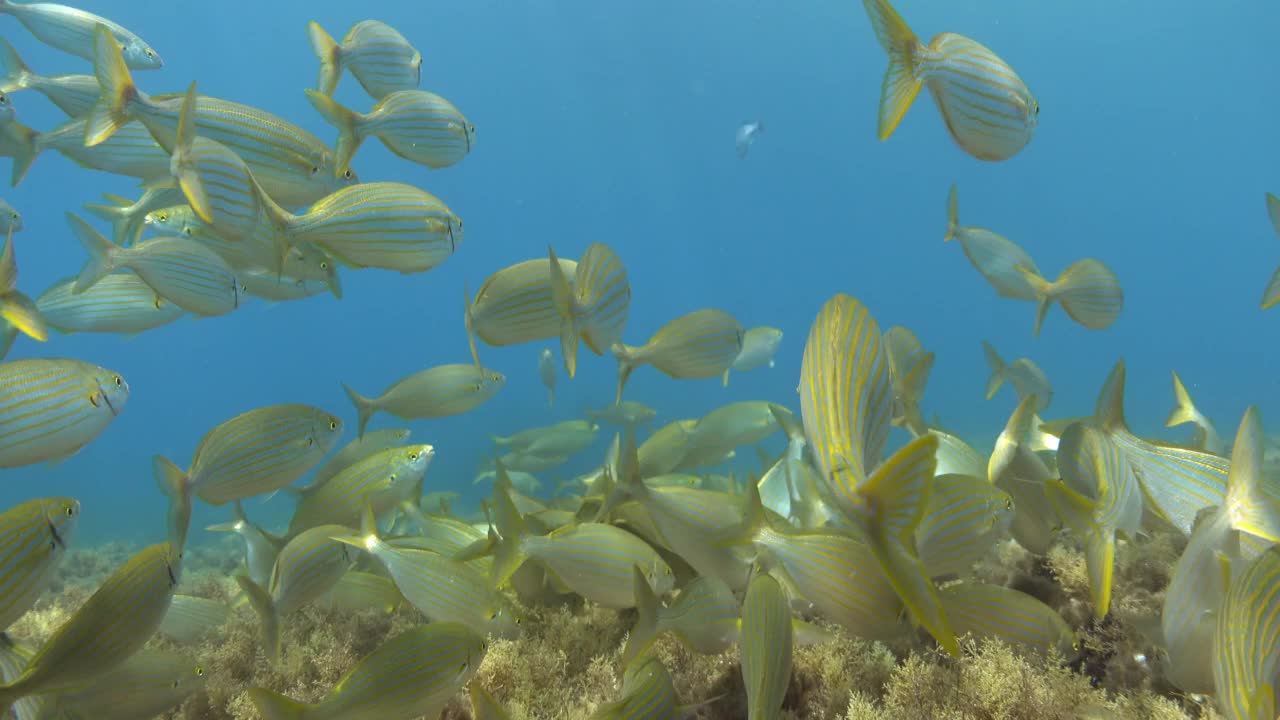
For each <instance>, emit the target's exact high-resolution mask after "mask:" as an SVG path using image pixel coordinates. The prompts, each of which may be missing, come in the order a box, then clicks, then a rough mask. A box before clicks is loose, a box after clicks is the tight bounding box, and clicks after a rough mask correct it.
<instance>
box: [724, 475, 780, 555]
mask: <svg viewBox="0 0 1280 720" xmlns="http://www.w3.org/2000/svg"><path fill="white" fill-rule="evenodd" d="M746 485H747V493H746V495H747V504H746V505H745V506H743V511H742V522H741V523H739V524H738V525H737V526H735V527H731V528H728V529H726V530H725V531H724V532H723V533H719V534H717V535H715V536H714V537H712V538H710V540H709V542H710V543H711V544H712V545H715V546H717V547H733V546H735V545H750V544H751V543H752V542H753V541H754V540H755V538H756V536H757V535H759V534H760V533H761V531H763V530H765V529H766V528H769V527H772V526H771V525H770V523H769V516H768V515H766V514H765V507H764V500H762V499H761V498H760V483H759V482H757V481H750V482H747V484H746Z"/></svg>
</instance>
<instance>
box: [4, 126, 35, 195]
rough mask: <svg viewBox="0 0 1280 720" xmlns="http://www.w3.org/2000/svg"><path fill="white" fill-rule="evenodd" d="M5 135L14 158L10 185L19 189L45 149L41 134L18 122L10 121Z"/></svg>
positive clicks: (5, 129)
mask: <svg viewBox="0 0 1280 720" xmlns="http://www.w3.org/2000/svg"><path fill="white" fill-rule="evenodd" d="M4 134H5V136H6V138H5V139H6V140H8V145H9V150H10V152H11V154H12V157H13V170H12V171H11V172H10V173H9V184H10V185H12V186H13V187H17V186H18V184H19V183H21V182H22V179H23V178H24V177H26V176H27V171H28V170H30V169H31V165H32V163H34V162H35V161H36V158H37V157H38V156H39V155H40V151H41V150H42V149H43V147H42V146H41V143H40V133H38V132H36V131H35V130H32V129H31V128H29V127H27V126H26V125H23V124H22V123H20V122H18V121H17V120H10V121H9V124H8V125H7V126H5V128H4Z"/></svg>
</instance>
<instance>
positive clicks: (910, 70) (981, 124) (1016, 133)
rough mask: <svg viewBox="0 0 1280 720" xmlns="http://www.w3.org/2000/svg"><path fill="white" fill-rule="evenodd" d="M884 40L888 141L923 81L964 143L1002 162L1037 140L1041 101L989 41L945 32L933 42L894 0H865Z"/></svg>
mask: <svg viewBox="0 0 1280 720" xmlns="http://www.w3.org/2000/svg"><path fill="white" fill-rule="evenodd" d="M862 5H863V7H864V8H865V9H866V11H867V15H868V17H870V19H871V26H872V28H873V29H874V30H875V34H876V39H877V40H879V41H880V45H881V47H883V48H884V50H885V52H886V53H888V55H889V69H888V70H887V71H886V73H885V76H884V83H883V91H882V95H881V98H880V116H879V117H880V121H879V130H878V134H879V136H880V139H881V140H887V139H888V138H889V136H890V135H892V134H893V131H894V130H895V129H897V127H898V123H899V122H901V121H902V118H903V116H904V115H906V114H907V110H909V109H910V108H911V104H912V102H914V101H915V99H916V95H918V94H919V92H920V89H921V88H922V87H928V89H929V93H930V94H931V95H933V99H934V101H936V103H937V105H938V111H939V113H941V114H942V120H943V122H944V123H945V124H946V126H947V132H948V133H950V134H951V138H952V139H953V140H954V141H955V143H956V145H958V146H960V148H961V149H962V150H964V151H965V152H966V153H968V154H969V155H971V156H972V157H975V158H977V159H979V160H986V161H991V162H998V161H1001V160H1008V159H1009V158H1011V157H1013V156H1014V155H1017V154H1018V153H1019V152H1020V151H1021V150H1022V149H1023V148H1024V147H1026V146H1027V144H1028V143H1029V142H1031V137H1032V135H1033V134H1034V133H1035V130H1036V127H1037V125H1038V124H1039V119H1040V103H1039V102H1037V101H1036V99H1035V97H1034V96H1033V95H1032V94H1031V91H1030V90H1029V89H1027V86H1026V84H1025V83H1024V82H1023V81H1022V79H1021V78H1020V77H1018V74H1017V73H1016V72H1014V70H1013V68H1011V67H1009V65H1008V63H1006V62H1005V61H1004V60H1002V59H1001V58H1000V57H999V56H997V55H996V54H995V53H994V52H992V51H991V50H990V49H988V48H987V47H986V46H985V45H982V44H981V43H979V42H977V41H975V40H971V39H969V38H967V37H965V36H963V35H957V34H955V33H949V32H947V33H940V34H938V35H936V36H934V38H933V39H932V40H930V41H929V44H928V45H926V44H924V43H922V42H920V40H919V39H918V38H917V37H916V35H915V33H914V32H912V31H911V28H910V27H908V26H907V24H906V22H904V21H903V20H902V17H901V16H900V15H898V12H897V11H896V10H894V9H893V6H892V5H890V4H889V2H888V0H863V1H862Z"/></svg>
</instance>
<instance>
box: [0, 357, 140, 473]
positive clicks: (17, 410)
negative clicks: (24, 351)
mask: <svg viewBox="0 0 1280 720" xmlns="http://www.w3.org/2000/svg"><path fill="white" fill-rule="evenodd" d="M128 400H129V386H128V384H126V383H125V381H124V379H123V378H121V377H120V375H118V374H116V373H114V372H112V371H110V370H107V369H106V368H101V367H98V366H96V365H90V364H89V363H86V362H82V361H80V360H70V359H27V360H15V361H11V362H6V363H0V467H18V466H21V465H30V464H32V463H38V462H44V461H48V460H59V459H62V458H66V457H70V456H71V455H73V454H75V453H76V452H78V451H79V450H80V448H82V447H84V446H85V445H88V444H89V443H90V442H92V441H93V439H94V438H96V437H98V435H100V434H102V431H103V430H106V429H107V426H109V425H110V424H111V423H112V421H114V420H115V418H116V416H117V415H119V414H120V412H121V411H122V410H124V406H125V404H126V403H127V402H128Z"/></svg>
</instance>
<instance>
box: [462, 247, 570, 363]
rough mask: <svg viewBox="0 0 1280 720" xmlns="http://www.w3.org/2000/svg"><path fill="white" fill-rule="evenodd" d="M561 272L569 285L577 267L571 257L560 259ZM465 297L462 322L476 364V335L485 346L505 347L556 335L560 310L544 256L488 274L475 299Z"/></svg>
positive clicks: (478, 360)
mask: <svg viewBox="0 0 1280 720" xmlns="http://www.w3.org/2000/svg"><path fill="white" fill-rule="evenodd" d="M559 263H560V271H561V274H563V275H564V277H565V278H566V279H568V280H569V282H570V284H572V283H573V278H574V277H575V275H576V273H577V269H578V263H577V262H576V261H574V260H560V261H559ZM465 300H466V314H465V316H464V322H465V323H466V327H467V339H468V341H469V342H470V343H471V357H472V359H474V360H475V362H476V364H479V363H480V356H479V354H478V353H477V351H476V342H475V339H476V338H477V337H478V338H480V339H481V340H483V341H484V342H485V344H487V345H491V346H493V347H506V346H508V345H519V344H522V343H527V342H535V341H538V340H546V339H548V338H554V337H559V334H560V311H559V310H558V309H557V308H556V304H555V297H554V296H553V295H552V294H551V262H550V260H548V259H547V258H535V259H533V260H525V261H524V262H518V263H516V264H515V265H511V266H508V267H505V268H503V269H501V270H499V271H497V272H495V273H494V274H492V275H490V276H489V277H488V279H486V280H485V281H484V284H483V285H481V286H480V290H479V291H478V292H477V293H476V296H475V299H474V300H472V299H471V298H470V297H469V296H467V297H466V298H465Z"/></svg>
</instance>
